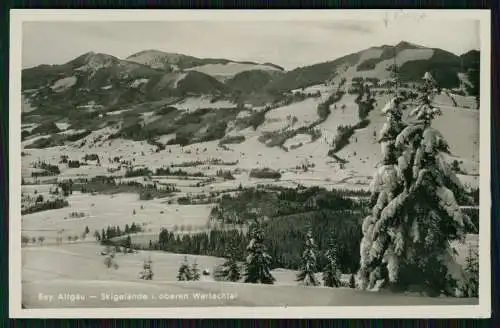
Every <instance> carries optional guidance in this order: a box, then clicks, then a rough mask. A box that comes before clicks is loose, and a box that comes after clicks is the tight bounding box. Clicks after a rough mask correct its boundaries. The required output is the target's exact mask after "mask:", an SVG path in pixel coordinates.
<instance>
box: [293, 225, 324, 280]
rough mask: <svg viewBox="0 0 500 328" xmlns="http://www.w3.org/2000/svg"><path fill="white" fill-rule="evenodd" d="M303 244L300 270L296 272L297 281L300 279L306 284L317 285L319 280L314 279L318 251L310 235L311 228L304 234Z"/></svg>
mask: <svg viewBox="0 0 500 328" xmlns="http://www.w3.org/2000/svg"><path fill="white" fill-rule="evenodd" d="M305 246H306V247H305V250H304V252H303V253H302V263H301V267H300V271H299V273H298V274H297V281H301V282H302V283H303V284H304V285H306V286H317V285H319V282H318V279H316V276H315V273H316V262H317V254H318V251H317V249H316V244H315V242H314V238H313V236H312V230H309V231H308V232H307V234H306V245H305Z"/></svg>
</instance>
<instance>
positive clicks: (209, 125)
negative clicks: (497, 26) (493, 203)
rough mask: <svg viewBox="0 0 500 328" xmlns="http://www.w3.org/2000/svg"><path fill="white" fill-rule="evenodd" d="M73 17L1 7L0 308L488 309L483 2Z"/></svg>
mask: <svg viewBox="0 0 500 328" xmlns="http://www.w3.org/2000/svg"><path fill="white" fill-rule="evenodd" d="M82 12H83V11H81V12H80V11H79V10H72V11H67V12H65V11H63V10H51V11H44V10H40V11H37V10H14V11H13V13H11V35H12V37H11V50H10V51H11V68H10V69H11V76H12V77H11V81H10V82H11V85H10V94H11V100H10V101H11V102H10V114H9V116H10V129H11V131H10V146H9V147H10V158H11V161H10V172H11V173H10V174H11V176H10V188H11V192H10V213H11V214H10V219H9V222H10V223H9V228H10V254H11V256H10V295H11V296H10V300H11V304H10V306H11V314H12V313H15V314H16V315H17V316H20V317H22V316H28V317H29V316H37V317H40V316H42V317H43V316H44V315H45V316H50V317H57V316H58V315H59V316H61V315H64V316H65V317H68V315H75V316H76V317H91V316H93V315H96V316H98V317H103V316H113V317H125V316H127V315H130V316H131V315H133V316H135V317H138V316H141V315H142V316H146V315H155V316H156V317H158V315H159V316H172V317H176V316H177V317H179V316H181V317H182V316H184V317H193V316H209V317H213V316H220V317H224V316H225V317H234V316H235V315H236V316H241V317H244V316H250V315H252V314H253V315H255V314H261V315H267V316H271V317H272V316H277V315H281V316H289V317H293V316H302V317H308V315H310V316H312V317H335V316H339V317H344V318H345V317H369V316H372V317H378V318H381V317H384V316H391V315H392V316H394V317H402V316H405V315H407V316H417V317H418V316H425V315H428V316H430V315H433V314H434V315H443V316H444V317H460V316H463V315H466V316H476V317H479V316H483V317H485V316H488V315H489V311H490V308H489V304H490V303H489V302H490V288H491V286H490V263H489V252H490V250H489V247H490V246H489V244H490V239H489V238H490V237H489V229H490V226H489V225H490V222H489V220H490V207H489V206H490V185H489V184H490V172H489V165H490V160H489V156H490V154H489V152H490V140H489V138H490V136H489V129H490V127H489V126H490V118H489V115H490V104H489V93H490V90H489V85H490V78H489V76H490V72H489V67H490V66H489V65H490V63H489V61H490V53H489V51H490V50H489V42H490V37H489V31H490V25H489V24H490V23H489V12H488V11H460V12H457V11H441V10H434V11H433V10H427V11H424V10H422V11H412V10H408V11H403V10H394V11H375V10H356V11H355V12H354V11H345V12H344V11H342V10H333V11H302V12H301V11H261V12H258V13H252V12H251V11H250V12H249V11H194V10H193V11H190V10H186V11H172V12H169V11H138V12H135V13H134V11H109V10H108V11H99V10H87V11H86V13H87V14H84V13H82ZM258 17H259V18H258ZM481 188H482V189H481ZM480 277H481V278H480ZM378 309H380V310H378ZM452 310H453V311H455V312H451V311H452ZM378 311H379V312H378Z"/></svg>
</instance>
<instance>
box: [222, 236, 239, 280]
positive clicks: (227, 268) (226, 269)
mask: <svg viewBox="0 0 500 328" xmlns="http://www.w3.org/2000/svg"><path fill="white" fill-rule="evenodd" d="M228 254H229V258H228V259H227V260H226V262H224V264H223V265H222V276H223V277H224V278H225V279H227V280H229V281H239V280H240V279H241V273H240V268H239V266H238V262H237V261H236V254H235V245H234V244H231V245H230V246H229V250H228Z"/></svg>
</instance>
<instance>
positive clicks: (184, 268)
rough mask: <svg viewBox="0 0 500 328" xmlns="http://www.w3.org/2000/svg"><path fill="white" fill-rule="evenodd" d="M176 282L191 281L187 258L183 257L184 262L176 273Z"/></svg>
mask: <svg viewBox="0 0 500 328" xmlns="http://www.w3.org/2000/svg"><path fill="white" fill-rule="evenodd" d="M177 280H178V281H189V280H191V270H190V268H189V263H188V260H187V256H184V262H183V263H182V264H181V266H180V267H179V271H178V273H177Z"/></svg>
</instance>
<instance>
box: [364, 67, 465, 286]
mask: <svg viewBox="0 0 500 328" xmlns="http://www.w3.org/2000/svg"><path fill="white" fill-rule="evenodd" d="M420 91H421V95H420V98H419V103H418V105H417V106H416V107H415V109H413V110H412V111H411V113H410V115H409V118H408V119H407V120H406V121H405V122H404V123H403V121H402V120H401V117H402V109H401V104H400V99H398V98H397V97H394V98H393V99H392V100H391V101H390V102H389V103H388V104H387V106H386V107H385V108H384V109H383V110H382V111H383V113H384V114H385V115H386V117H387V120H386V123H385V124H384V126H383V128H382V130H381V131H380V139H379V142H380V144H381V148H382V157H383V159H382V165H381V166H380V167H379V168H378V169H377V172H376V173H375V175H374V179H373V180H372V199H371V200H372V205H373V208H372V213H371V215H369V216H368V217H366V218H365V220H364V222H363V226H362V230H363V238H362V241H361V245H360V255H361V260H360V269H359V272H358V285H359V287H360V288H362V289H377V288H378V287H380V286H381V285H383V284H388V285H389V286H390V287H395V288H398V289H406V288H408V287H409V286H413V287H415V286H419V287H420V288H422V290H425V291H427V292H428V293H430V294H435V295H439V294H442V293H444V294H454V291H455V287H456V284H455V283H456V281H455V280H454V279H452V278H451V277H450V275H449V274H448V270H447V268H448V265H450V264H452V263H453V262H454V259H453V256H452V255H451V250H450V248H449V241H450V240H454V239H459V238H462V237H463V236H464V228H465V227H466V226H472V223H471V222H470V219H469V218H468V217H467V216H466V215H464V214H463V213H462V212H461V210H460V207H459V206H458V203H457V200H456V198H455V195H458V196H461V195H463V187H462V185H461V183H460V181H459V180H458V178H457V177H456V175H455V174H454V172H453V171H452V169H451V166H450V165H449V164H448V163H447V162H446V159H445V157H444V155H443V153H449V147H448V144H447V142H446V141H445V140H444V138H443V136H442V135H441V133H440V132H439V131H437V130H436V129H434V128H433V127H432V126H431V124H432V120H433V119H434V118H435V117H436V116H438V115H440V114H441V111H440V109H439V108H436V107H435V106H434V104H433V103H432V99H433V95H434V94H435V92H436V85H435V81H434V79H433V78H432V76H431V75H430V74H429V73H426V74H425V76H424V83H423V87H422V88H421V90H420ZM437 273H439V274H437Z"/></svg>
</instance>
